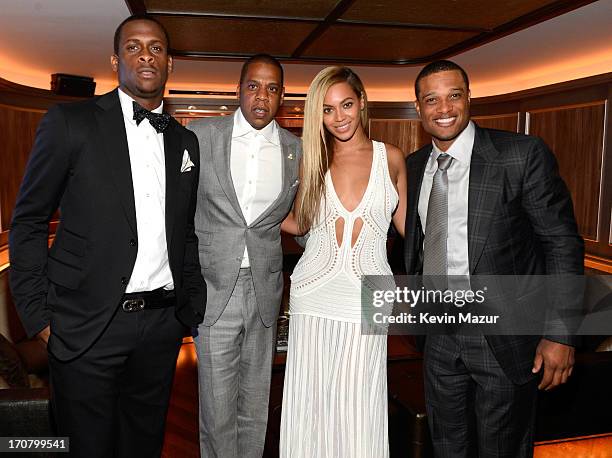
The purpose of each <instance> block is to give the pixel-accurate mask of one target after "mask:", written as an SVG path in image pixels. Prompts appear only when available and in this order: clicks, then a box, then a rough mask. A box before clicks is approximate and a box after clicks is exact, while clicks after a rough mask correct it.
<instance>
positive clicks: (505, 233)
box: [405, 61, 584, 458]
mask: <svg viewBox="0 0 612 458" xmlns="http://www.w3.org/2000/svg"><path fill="white" fill-rule="evenodd" d="M415 92H416V98H417V101H416V108H417V112H418V113H419V116H420V118H421V121H422V125H423V128H424V129H425V130H426V131H427V132H428V133H429V134H431V136H432V139H433V143H432V144H431V145H427V146H425V147H423V148H421V149H420V150H418V151H416V152H415V153H414V154H412V155H411V156H409V157H408V159H407V167H408V175H409V180H408V212H407V217H406V240H405V262H406V271H407V273H408V274H425V275H427V274H428V272H427V268H425V269H424V268H423V266H424V264H425V266H426V267H427V258H428V255H431V254H432V250H434V249H433V248H425V247H428V246H429V247H432V243H431V242H430V243H429V245H428V243H427V237H428V234H430V233H432V232H431V231H433V230H434V229H438V233H439V232H440V230H439V229H440V228H442V229H443V232H442V233H443V237H442V238H441V239H440V240H443V241H444V240H445V241H446V243H443V245H445V246H444V247H443V250H442V251H441V252H442V255H441V256H438V260H440V259H442V260H443V261H444V264H443V265H444V266H446V267H445V268H446V272H445V274H447V275H465V276H474V275H544V274H546V275H551V274H581V273H582V271H583V252H584V247H583V241H582V239H581V237H580V236H579V235H578V231H577V225H576V222H575V218H574V213H573V207H572V201H571V197H570V194H569V192H568V190H567V187H566V186H565V184H564V182H563V180H562V179H561V177H560V176H559V174H558V169H557V163H556V160H555V157H554V156H553V154H552V153H551V151H550V150H549V149H548V148H547V146H546V145H545V144H544V143H543V142H542V140H540V139H539V138H536V137H531V136H527V135H522V134H517V133H511V132H502V131H497V130H491V129H482V128H480V127H478V126H477V125H476V124H474V123H473V122H472V121H470V113H469V107H470V92H469V80H468V76H467V74H466V73H465V71H464V70H463V69H462V68H461V67H459V66H458V65H456V64H455V63H453V62H450V61H437V62H433V63H431V64H429V65H427V66H426V67H425V68H423V70H422V71H421V72H420V73H419V75H418V77H417V79H416V82H415ZM446 155H448V156H450V157H447V156H446ZM439 157H440V158H441V159H442V160H444V159H446V158H447V159H448V160H449V161H448V162H445V165H444V167H445V168H443V167H442V166H441V165H440V164H442V162H441V160H440V159H438V158H439ZM449 162H450V165H448V163H449ZM439 167H440V168H441V169H442V171H443V173H444V174H446V175H447V176H445V177H444V180H445V185H444V186H445V188H444V192H445V194H444V195H445V196H447V197H446V199H447V200H446V202H445V204H444V205H445V207H447V208H444V209H443V213H442V215H443V216H442V218H441V219H438V220H435V219H434V215H433V213H434V212H435V214H436V215H438V216H439V215H440V212H439V211H438V206H436V207H435V208H434V207H432V201H433V200H434V198H432V199H430V197H431V196H432V195H433V194H434V191H433V190H432V186H434V187H435V183H436V181H435V180H436V179H437V178H435V175H436V173H437V172H438V168H439ZM435 194H436V195H438V194H439V191H436V192H435ZM436 205H438V204H437V203H436ZM432 208H434V211H431V212H430V213H432V215H430V218H428V210H432ZM444 212H447V213H444ZM431 221H435V223H434V224H431V226H432V227H431V228H430V230H429V231H428V230H427V224H429V223H430V222H431ZM434 225H435V226H436V227H433V226H434ZM444 231H446V232H444ZM438 235H439V234H438ZM430 240H432V239H431V238H430ZM427 250H430V252H429V253H428V252H427ZM430 257H431V256H430ZM418 340H419V344H420V346H421V349H422V350H423V351H424V372H425V395H426V403H427V414H428V420H429V427H430V430H431V437H432V440H433V445H434V450H435V455H436V457H475V456H478V457H480V458H482V457H496V458H498V457H508V458H517V457H527V456H532V455H533V425H534V419H535V405H536V396H537V388H539V389H544V390H548V389H551V388H553V387H555V386H557V385H559V384H562V383H564V382H565V381H566V380H567V378H568V377H569V375H571V371H572V366H573V363H574V348H573V345H574V343H575V342H574V340H573V338H572V337H571V336H558V335H555V336H549V335H545V336H533V335H529V336H512V335H486V336H485V335H482V334H477V335H459V334H451V335H430V336H427V337H426V338H422V339H418Z"/></svg>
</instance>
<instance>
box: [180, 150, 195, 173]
mask: <svg viewBox="0 0 612 458" xmlns="http://www.w3.org/2000/svg"><path fill="white" fill-rule="evenodd" d="M194 165H195V164H194V163H193V162H191V157H189V152H188V151H187V150H185V151H184V152H183V163H182V164H181V173H183V172H189V171H190V170H191V167H193V166H194Z"/></svg>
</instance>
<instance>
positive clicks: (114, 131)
mask: <svg viewBox="0 0 612 458" xmlns="http://www.w3.org/2000/svg"><path fill="white" fill-rule="evenodd" d="M97 103H98V106H99V107H100V108H102V110H101V111H98V112H97V113H96V118H97V121H98V125H99V127H100V132H101V133H102V135H101V139H102V141H103V142H104V146H105V148H104V150H105V151H106V156H107V157H108V161H109V164H110V170H111V175H112V178H113V182H114V184H115V186H116V188H117V193H118V196H119V200H120V201H121V206H122V208H123V212H124V214H125V217H126V219H127V221H128V224H129V225H130V228H131V229H132V232H133V233H134V236H136V235H137V234H138V231H137V226H136V206H135V204H134V186H133V183H132V168H131V165H130V153H129V150H128V143H127V134H126V133H125V123H124V121H123V111H122V110H121V103H120V102H119V94H118V93H117V90H116V89H115V90H114V91H113V92H109V93H108V94H105V95H103V96H101V97H100V99H99V100H98V102H97ZM106 133H110V134H106Z"/></svg>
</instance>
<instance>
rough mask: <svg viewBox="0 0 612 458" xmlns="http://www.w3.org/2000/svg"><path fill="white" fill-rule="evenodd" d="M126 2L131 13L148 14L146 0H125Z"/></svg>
mask: <svg viewBox="0 0 612 458" xmlns="http://www.w3.org/2000/svg"><path fill="white" fill-rule="evenodd" d="M125 4H126V5H127V7H128V9H129V10H130V13H131V14H147V7H146V5H145V2H144V0H125Z"/></svg>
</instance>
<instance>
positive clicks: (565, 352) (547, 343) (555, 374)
mask: <svg viewBox="0 0 612 458" xmlns="http://www.w3.org/2000/svg"><path fill="white" fill-rule="evenodd" d="M542 366H544V375H543V376H542V381H541V382H540V384H539V385H538V389H540V390H545V391H548V390H550V389H552V388H555V387H556V386H558V385H561V384H562V383H565V382H567V378H568V377H569V376H570V375H572V369H573V367H574V347H571V346H569V345H565V344H562V343H558V342H553V341H551V340H547V339H542V340H540V343H539V344H538V347H537V348H536V354H535V358H534V360H533V369H531V372H533V373H534V374H535V373H537V372H540V369H542Z"/></svg>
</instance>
